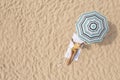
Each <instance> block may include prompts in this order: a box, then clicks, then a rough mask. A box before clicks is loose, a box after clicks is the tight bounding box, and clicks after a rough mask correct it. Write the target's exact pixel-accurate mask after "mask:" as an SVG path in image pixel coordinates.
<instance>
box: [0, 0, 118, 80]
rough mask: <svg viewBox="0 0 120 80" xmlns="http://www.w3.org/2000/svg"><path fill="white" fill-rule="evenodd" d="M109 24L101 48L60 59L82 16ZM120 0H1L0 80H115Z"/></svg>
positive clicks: (92, 46)
mask: <svg viewBox="0 0 120 80" xmlns="http://www.w3.org/2000/svg"><path fill="white" fill-rule="evenodd" d="M94 10H95V11H98V12H100V13H101V14H103V15H104V16H105V17H107V19H108V21H109V27H110V29H109V33H108V34H107V35H106V37H105V39H104V40H103V42H101V43H96V44H91V45H88V46H86V47H85V48H84V49H83V50H82V53H81V54H80V56H79V60H78V61H74V62H72V64H71V65H70V66H67V65H66V62H65V61H66V59H65V58H64V55H65V52H66V50H67V47H68V44H69V42H70V40H71V37H72V35H73V33H74V32H75V23H76V21H77V20H78V18H79V16H80V15H81V14H82V13H85V12H89V11H94ZM119 33H120V0H0V80H120V49H119V48H120V34H119Z"/></svg>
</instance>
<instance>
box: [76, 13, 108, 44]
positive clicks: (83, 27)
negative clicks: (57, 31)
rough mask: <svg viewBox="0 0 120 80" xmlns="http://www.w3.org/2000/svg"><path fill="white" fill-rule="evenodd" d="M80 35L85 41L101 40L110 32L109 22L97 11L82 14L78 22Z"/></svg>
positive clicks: (77, 29) (77, 28) (77, 27)
mask: <svg viewBox="0 0 120 80" xmlns="http://www.w3.org/2000/svg"><path fill="white" fill-rule="evenodd" d="M76 31H77V34H78V36H79V37H80V39H81V40H83V41H84V42H87V43H88V44H90V43H95V42H101V41H102V40H103V38H104V36H105V34H106V33H107V32H108V22H107V20H106V18H105V17H104V16H102V15H101V14H99V13H98V12H96V11H93V12H89V13H85V14H82V16H80V18H79V19H78V21H77V23H76Z"/></svg>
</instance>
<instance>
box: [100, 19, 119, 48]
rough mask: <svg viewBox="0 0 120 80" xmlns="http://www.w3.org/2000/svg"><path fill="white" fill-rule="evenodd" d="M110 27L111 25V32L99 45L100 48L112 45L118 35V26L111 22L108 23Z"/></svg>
mask: <svg viewBox="0 0 120 80" xmlns="http://www.w3.org/2000/svg"><path fill="white" fill-rule="evenodd" d="M108 25H109V32H108V33H107V35H106V36H105V38H104V39H103V41H102V42H100V43H99V45H100V46H101V45H110V44H112V43H113V41H114V40H115V39H116V37H117V35H118V33H117V28H116V25H115V24H112V23H111V22H110V21H108Z"/></svg>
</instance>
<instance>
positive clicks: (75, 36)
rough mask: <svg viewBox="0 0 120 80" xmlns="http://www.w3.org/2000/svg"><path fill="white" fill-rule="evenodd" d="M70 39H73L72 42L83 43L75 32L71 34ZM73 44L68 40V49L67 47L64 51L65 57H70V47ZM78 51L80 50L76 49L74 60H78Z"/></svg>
mask: <svg viewBox="0 0 120 80" xmlns="http://www.w3.org/2000/svg"><path fill="white" fill-rule="evenodd" d="M72 39H73V41H74V42H77V43H83V41H82V40H80V38H79V37H78V35H77V34H76V33H74V34H73V36H72ZM73 46H74V44H73V42H72V41H70V44H69V46H68V49H67V52H66V54H65V57H66V58H70V56H71V49H72V47H73ZM80 52H81V50H78V52H77V54H76V55H75V57H74V60H75V61H77V60H78V57H79V55H80Z"/></svg>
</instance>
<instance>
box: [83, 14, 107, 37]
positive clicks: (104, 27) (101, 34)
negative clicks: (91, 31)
mask: <svg viewBox="0 0 120 80" xmlns="http://www.w3.org/2000/svg"><path fill="white" fill-rule="evenodd" d="M92 16H96V17H97V18H100V17H98V16H97V15H95V14H94V15H90V16H86V17H85V18H84V20H83V21H82V22H81V29H82V32H83V28H82V24H83V23H84V21H85V19H86V18H89V17H92ZM101 20H102V22H103V26H104V21H103V19H102V18H101ZM104 28H105V27H104ZM104 28H103V30H104ZM103 30H102V32H103ZM83 34H84V33H83ZM85 35H86V34H85ZM100 35H102V33H100ZM88 37H90V36H88ZM94 37H99V36H94ZM94 37H90V38H94Z"/></svg>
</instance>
